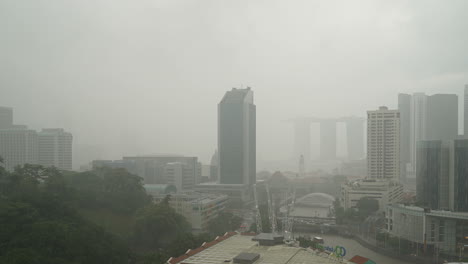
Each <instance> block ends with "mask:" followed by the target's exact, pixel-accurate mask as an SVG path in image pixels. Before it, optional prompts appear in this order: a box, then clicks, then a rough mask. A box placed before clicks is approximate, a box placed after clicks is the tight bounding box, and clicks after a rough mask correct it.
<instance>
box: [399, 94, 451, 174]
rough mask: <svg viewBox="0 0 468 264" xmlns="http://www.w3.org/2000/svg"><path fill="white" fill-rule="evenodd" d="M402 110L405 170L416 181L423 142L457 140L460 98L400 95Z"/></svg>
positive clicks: (447, 95)
mask: <svg viewBox="0 0 468 264" xmlns="http://www.w3.org/2000/svg"><path fill="white" fill-rule="evenodd" d="M398 107H399V110H400V111H401V112H400V115H401V118H400V131H401V136H400V137H401V138H400V142H401V147H402V148H401V149H400V161H401V166H403V168H401V170H402V171H404V175H405V176H406V178H415V177H416V169H417V166H418V165H417V144H418V142H419V141H421V140H453V139H455V138H457V135H458V97H457V95H455V94H434V95H431V96H428V95H426V94H424V93H415V94H413V95H409V94H399V95H398ZM408 109H409V110H408ZM408 116H409V118H408ZM408 134H409V137H408ZM407 155H409V159H408V156H407Z"/></svg>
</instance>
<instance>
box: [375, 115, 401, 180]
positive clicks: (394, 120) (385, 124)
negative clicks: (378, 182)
mask: <svg viewBox="0 0 468 264" xmlns="http://www.w3.org/2000/svg"><path fill="white" fill-rule="evenodd" d="M367 177H368V178H372V179H394V180H397V181H399V178H400V112H399V111H398V110H389V109H388V108H387V107H386V106H381V107H380V108H379V110H374V111H367Z"/></svg>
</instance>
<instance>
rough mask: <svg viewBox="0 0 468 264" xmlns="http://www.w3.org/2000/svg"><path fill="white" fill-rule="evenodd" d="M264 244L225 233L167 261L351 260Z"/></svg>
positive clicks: (292, 263)
mask: <svg viewBox="0 0 468 264" xmlns="http://www.w3.org/2000/svg"><path fill="white" fill-rule="evenodd" d="M273 244H275V245H271V246H269V245H261V244H260V243H259V242H258V241H254V240H252V236H250V235H241V234H238V233H236V232H231V233H226V234H225V235H224V236H221V237H217V238H216V239H215V240H214V241H209V242H208V241H207V242H205V243H203V244H202V245H200V247H198V248H194V249H188V250H187V252H186V253H185V254H183V255H181V256H178V257H173V258H170V259H169V260H168V261H167V262H166V263H167V264H182V263H184V264H209V263H213V264H214V263H226V264H227V263H231V264H232V263H248V264H253V263H272V264H273V263H275V264H304V263H308V264H322V263H342V264H346V263H351V262H348V261H346V260H345V259H343V258H342V257H335V256H334V254H327V253H325V252H319V251H313V250H312V249H306V248H301V247H297V246H290V245H285V244H280V245H277V244H276V243H273Z"/></svg>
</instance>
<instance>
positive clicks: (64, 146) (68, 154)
mask: <svg viewBox="0 0 468 264" xmlns="http://www.w3.org/2000/svg"><path fill="white" fill-rule="evenodd" d="M38 142H39V157H38V160H39V164H40V165H42V166H44V167H52V166H53V167H56V168H57V169H60V170H72V150H73V136H72V134H71V133H68V132H65V131H64V130H63V129H62V128H48V129H42V131H41V132H39V133H38Z"/></svg>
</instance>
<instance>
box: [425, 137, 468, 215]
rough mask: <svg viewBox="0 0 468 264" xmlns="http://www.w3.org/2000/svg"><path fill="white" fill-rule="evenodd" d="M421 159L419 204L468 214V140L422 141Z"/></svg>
mask: <svg viewBox="0 0 468 264" xmlns="http://www.w3.org/2000/svg"><path fill="white" fill-rule="evenodd" d="M417 157H418V162H417V164H418V167H417V169H416V177H417V178H416V180H417V181H416V183H417V185H416V200H417V202H418V203H419V204H420V205H422V206H426V207H429V208H431V209H436V210H451V211H463V212H468V192H467V191H466V190H467V189H468V139H456V140H448V141H442V140H427V141H419V142H418V151H417Z"/></svg>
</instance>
